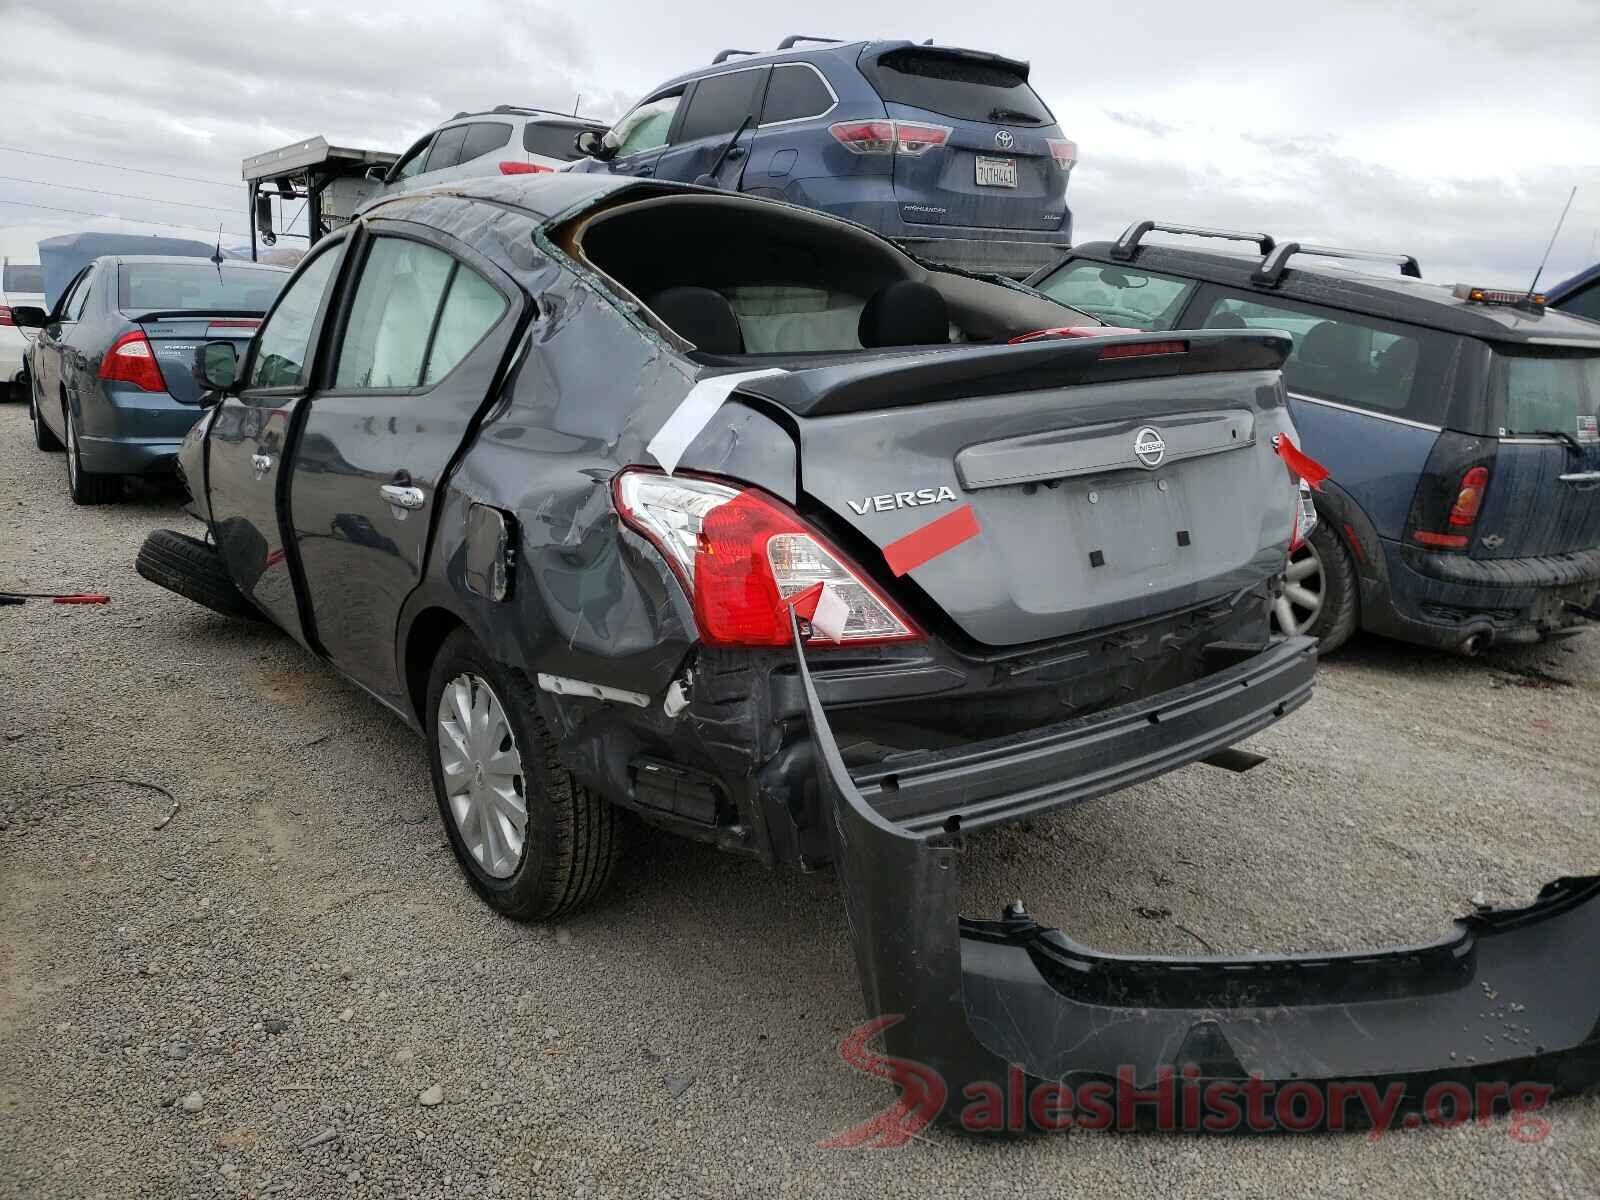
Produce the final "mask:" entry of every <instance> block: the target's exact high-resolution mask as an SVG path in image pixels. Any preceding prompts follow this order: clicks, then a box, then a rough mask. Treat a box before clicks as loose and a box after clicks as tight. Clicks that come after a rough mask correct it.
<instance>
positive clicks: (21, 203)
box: [0, 200, 303, 238]
mask: <svg viewBox="0 0 1600 1200" xmlns="http://www.w3.org/2000/svg"><path fill="white" fill-rule="evenodd" d="M0 204H12V205H16V206H17V207H19V208H42V209H44V211H45V212H58V213H71V214H72V215H73V216H75V217H98V218H99V219H100V220H102V221H132V222H134V223H135V224H139V225H161V226H164V227H166V228H168V229H198V230H199V231H200V232H201V233H209V234H211V236H212V237H215V236H216V235H217V231H216V230H215V229H213V228H212V227H211V226H209V225H180V224H179V223H178V222H176V221H149V220H146V219H145V218H144V217H118V216H113V215H111V214H110V213H97V212H90V211H89V210H88V209H84V208H56V207H55V206H54V205H51V204H29V203H28V202H27V201H25V200H0ZM222 232H223V233H224V234H226V235H227V236H228V237H236V238H244V237H249V236H250V235H249V234H248V233H239V232H237V231H236V230H232V229H224V230H223V231H222ZM278 236H280V237H301V236H303V235H301V234H294V233H287V234H279V235H278Z"/></svg>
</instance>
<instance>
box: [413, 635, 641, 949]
mask: <svg viewBox="0 0 1600 1200" xmlns="http://www.w3.org/2000/svg"><path fill="white" fill-rule="evenodd" d="M447 690H448V692H449V695H447ZM467 695H470V697H471V700H470V704H469V706H468V708H469V712H468V721H469V722H471V723H472V724H476V722H477V721H478V719H479V717H480V714H481V716H482V718H483V719H484V721H485V725H484V726H479V729H483V728H485V727H487V728H488V729H489V731H490V732H488V733H487V734H472V733H470V732H469V733H468V736H467V737H461V736H458V734H460V732H461V730H462V726H463V725H464V724H467V723H468V721H462V720H459V719H456V717H457V713H458V712H459V710H458V709H457V708H456V707H455V703H456V699H457V697H458V696H467ZM497 711H498V716H496V712H497ZM502 722H503V725H502ZM497 725H501V728H502V730H503V731H508V732H509V737H510V745H509V748H510V750H511V751H514V752H515V755H516V760H515V773H512V770H511V766H510V763H509V762H508V760H507V759H506V758H505V756H506V754H507V753H508V750H507V742H506V740H505V738H504V737H501V738H500V739H499V740H498V741H493V740H491V741H490V742H489V743H487V744H484V745H481V746H480V747H478V748H477V749H481V751H482V752H481V753H479V752H477V750H476V749H475V748H474V745H473V743H472V741H471V740H470V739H471V738H472V737H474V736H482V737H487V738H489V739H493V738H494V736H495V735H494V728H495V726H497ZM423 728H424V731H425V733H426V736H427V738H428V766H429V771H430V773H431V775H432V778H433V791H434V796H435V798H436V799H437V801H438V804H439V818H440V820H441V821H443V823H444V828H445V833H446V836H448V837H449V839H450V848H451V849H452V850H454V851H455V855H456V861H457V862H458V863H460V864H461V869H462V871H463V872H464V873H465V874H466V876H467V880H468V881H469V882H470V883H471V884H472V887H473V890H474V891H476V892H477V893H478V895H479V896H481V897H482V898H483V899H484V901H485V902H486V903H488V904H489V906H490V907H492V908H494V909H495V910H497V911H498V912H501V913H503V914H505V915H506V916H508V917H511V918H513V919H514V920H518V921H539V920H548V919H549V918H552V917H559V916H562V915H564V914H567V913H572V912H576V911H578V910H579V909H581V908H583V907H585V906H586V905H588V904H590V903H591V902H592V901H593V900H594V899H595V898H596V897H597V896H599V895H600V893H601V891H602V890H604V888H605V886H606V884H607V882H609V880H610V878H611V873H612V871H613V870H614V868H615V867H616V862H617V857H618V850H619V848H620V842H621V836H620V834H621V814H620V813H619V812H618V811H617V809H616V808H614V807H613V806H612V805H611V804H610V802H609V801H607V800H605V799H604V798H602V797H601V796H599V795H598V794H596V793H595V792H593V791H591V790H590V789H588V788H586V787H584V786H583V785H582V784H580V783H578V781H577V780H576V779H574V778H573V777H572V774H571V773H570V772H569V771H567V770H566V769H565V768H564V767H562V766H561V764H560V763H559V761H558V760H557V757H556V746H555V739H554V738H552V737H551V735H550V732H549V730H548V729H547V728H546V727H545V724H544V722H543V720H542V719H541V718H540V717H539V709H538V704H537V701H536V697H535V693H534V690H533V688H532V687H531V686H530V685H529V684H528V682H527V681H526V680H525V679H524V678H523V677H522V676H521V675H518V674H516V673H515V672H513V671H511V670H509V669H507V668H506V667H504V666H502V665H501V664H500V663H498V662H495V661H494V660H493V659H492V658H490V657H489V655H488V654H487V653H486V652H485V651H484V649H483V647H482V646H480V645H479V644H478V642H477V640H476V639H475V638H473V636H472V635H471V634H470V633H468V632H467V631H466V630H464V629H458V630H456V632H454V633H452V634H451V635H450V636H449V637H448V638H446V639H445V642H444V645H443V646H441V647H440V649H439V653H438V655H437V656H436V657H435V659H434V662H433V670H432V671H431V673H430V674H429V677H428V698H427V707H426V708H425V709H424V713H423ZM447 744H449V745H451V746H452V747H453V749H452V750H451V751H448V753H450V754H451V756H452V759H453V764H452V765H454V766H456V767H457V771H456V773H455V779H456V780H458V781H460V782H458V783H456V784H455V785H454V786H455V791H456V793H457V795H456V797H455V798H454V801H453V800H452V796H451V794H450V790H449V789H447V786H446V768H445V765H444V757H445V754H446V753H447V751H446V750H445V746H446V745H447ZM494 762H501V763H504V764H506V770H505V771H502V772H494V771H492V770H491V771H489V772H481V771H479V770H478V768H479V767H480V766H483V765H486V764H490V763H494ZM463 770H465V771H468V772H473V775H472V776H464V775H462V774H461V772H462V771H463ZM474 776H475V777H476V779H477V781H478V782H477V783H475V784H474V783H471V782H470V780H471V779H472V778H473V777H474ZM497 777H498V778H501V779H507V780H509V782H508V783H507V784H505V785H502V787H501V788H500V789H495V788H494V787H493V786H492V783H491V781H492V780H494V779H495V778H497ZM519 782H520V789H519V788H517V787H516V784H517V783H519ZM463 784H466V787H465V788H463V786H462V785H463ZM495 791H498V793H499V794H500V795H502V796H505V795H507V794H509V795H510V797H511V802H510V804H509V805H505V806H497V805H496V804H495V803H492V802H491V801H490V800H489V799H488V797H489V795H490V794H491V793H493V792H495ZM519 799H520V801H521V803H522V805H523V812H524V825H523V838H522V845H521V847H520V849H517V848H516V847H515V845H514V843H515V832H516V826H515V821H514V818H513V816H512V815H511V813H512V812H513V810H514V809H515V807H516V802H517V800H519ZM458 810H459V811H461V812H462V813H463V815H462V816H461V817H459V818H458V815H457V813H458ZM480 814H481V815H482V819H481V820H480V819H479V818H480ZM468 838H471V839H472V843H471V844H469V841H468Z"/></svg>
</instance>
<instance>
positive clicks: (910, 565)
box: [883, 504, 982, 575]
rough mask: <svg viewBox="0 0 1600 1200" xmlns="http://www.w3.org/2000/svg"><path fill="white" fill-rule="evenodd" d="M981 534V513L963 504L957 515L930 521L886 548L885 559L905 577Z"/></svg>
mask: <svg viewBox="0 0 1600 1200" xmlns="http://www.w3.org/2000/svg"><path fill="white" fill-rule="evenodd" d="M981 532H982V530H981V529H979V527H978V514H977V513H975V512H974V511H973V510H972V505H970V504H963V505H962V506H961V507H960V508H958V509H956V510H955V512H951V513H946V514H945V515H944V516H942V517H940V518H939V519H938V520H937V521H929V522H928V523H927V524H926V525H924V526H923V527H922V528H921V529H913V530H912V531H911V532H910V533H908V534H906V535H905V537H903V538H897V539H896V540H894V541H892V542H890V543H889V544H888V545H887V546H885V547H884V548H883V557H884V560H885V561H886V562H888V564H889V570H891V571H893V572H894V573H895V574H896V575H904V574H906V573H907V572H908V571H915V570H916V569H917V568H918V567H920V566H922V564H923V563H926V562H929V561H931V560H932V559H935V558H938V557H939V555H941V554H943V553H944V552H945V551H947V550H954V549H955V548H956V547H957V546H959V545H961V543H962V542H965V541H967V540H968V539H970V538H975V537H977V536H978V534H979V533H981Z"/></svg>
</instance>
